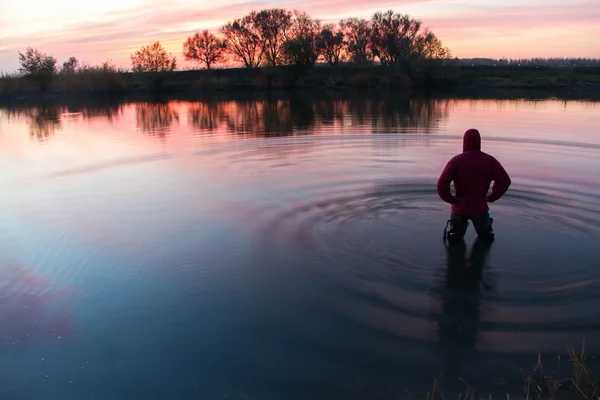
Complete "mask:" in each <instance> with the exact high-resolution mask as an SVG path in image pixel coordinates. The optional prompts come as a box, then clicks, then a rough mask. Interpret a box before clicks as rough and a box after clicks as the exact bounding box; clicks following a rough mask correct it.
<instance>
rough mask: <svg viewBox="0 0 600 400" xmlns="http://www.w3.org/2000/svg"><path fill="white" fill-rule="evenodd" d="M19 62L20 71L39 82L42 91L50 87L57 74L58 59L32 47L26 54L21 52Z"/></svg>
mask: <svg viewBox="0 0 600 400" xmlns="http://www.w3.org/2000/svg"><path fill="white" fill-rule="evenodd" d="M19 64H20V67H19V73H20V74H21V75H23V76H25V77H26V78H28V79H30V80H32V81H34V82H35V83H37V84H38V85H39V86H40V89H41V90H42V91H46V90H47V89H48V87H49V86H50V84H51V83H52V76H53V75H55V74H56V59H55V58H54V57H52V56H49V55H46V54H44V53H42V52H40V51H39V50H36V49H34V48H32V47H28V48H27V50H26V51H25V53H24V54H23V53H21V52H19Z"/></svg>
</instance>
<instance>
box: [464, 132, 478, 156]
mask: <svg viewBox="0 0 600 400" xmlns="http://www.w3.org/2000/svg"><path fill="white" fill-rule="evenodd" d="M479 150H481V135H480V134H479V131H478V130H477V129H469V130H468V131H466V132H465V136H464V137H463V152H465V151H479Z"/></svg>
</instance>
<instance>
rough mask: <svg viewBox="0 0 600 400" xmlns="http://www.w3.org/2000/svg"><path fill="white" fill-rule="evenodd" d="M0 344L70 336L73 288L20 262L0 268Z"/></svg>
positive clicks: (71, 334)
mask: <svg viewBox="0 0 600 400" xmlns="http://www.w3.org/2000/svg"><path fill="white" fill-rule="evenodd" d="M0 281H1V282H2V284H0V288H1V291H2V293H1V294H0V345H18V344H22V343H26V342H28V341H29V340H32V339H34V338H35V339H52V340H64V339H68V338H71V337H72V336H73V333H74V330H73V324H72V315H71V314H72V307H71V306H72V301H73V299H74V294H75V291H74V290H73V289H72V288H70V287H61V286H57V285H56V284H55V283H54V282H52V281H51V280H50V279H48V278H46V277H44V276H42V275H40V274H38V273H37V272H36V271H34V270H33V269H31V268H27V267H25V266H22V265H9V266H5V267H4V268H1V269H0Z"/></svg>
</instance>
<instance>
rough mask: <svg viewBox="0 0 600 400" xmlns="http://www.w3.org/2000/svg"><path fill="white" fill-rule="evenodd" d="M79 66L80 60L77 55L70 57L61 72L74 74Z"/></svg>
mask: <svg viewBox="0 0 600 400" xmlns="http://www.w3.org/2000/svg"><path fill="white" fill-rule="evenodd" d="M78 67H79V60H77V58H75V57H70V58H69V59H68V60H67V61H65V62H64V63H63V65H62V69H61V71H60V72H61V73H63V74H73V73H75V71H76V70H77V68H78Z"/></svg>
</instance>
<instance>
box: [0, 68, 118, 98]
mask: <svg viewBox="0 0 600 400" xmlns="http://www.w3.org/2000/svg"><path fill="white" fill-rule="evenodd" d="M127 88H128V84H127V80H126V79H125V77H124V75H123V72H122V71H119V70H118V69H116V68H115V67H113V66H111V65H108V64H104V65H100V66H93V67H90V66H85V67H83V68H80V69H78V70H77V71H75V72H71V73H60V74H56V75H54V76H53V77H52V81H51V84H50V86H49V88H48V92H49V93H50V94H91V93H93V94H112V93H122V92H124V91H126V90H127ZM40 92H42V91H41V88H40V86H39V84H37V83H36V82H35V81H34V80H31V79H28V78H27V77H23V76H19V75H16V74H12V75H2V76H0V97H4V96H6V97H9V96H10V97H18V96H24V95H28V94H35V93H40Z"/></svg>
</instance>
